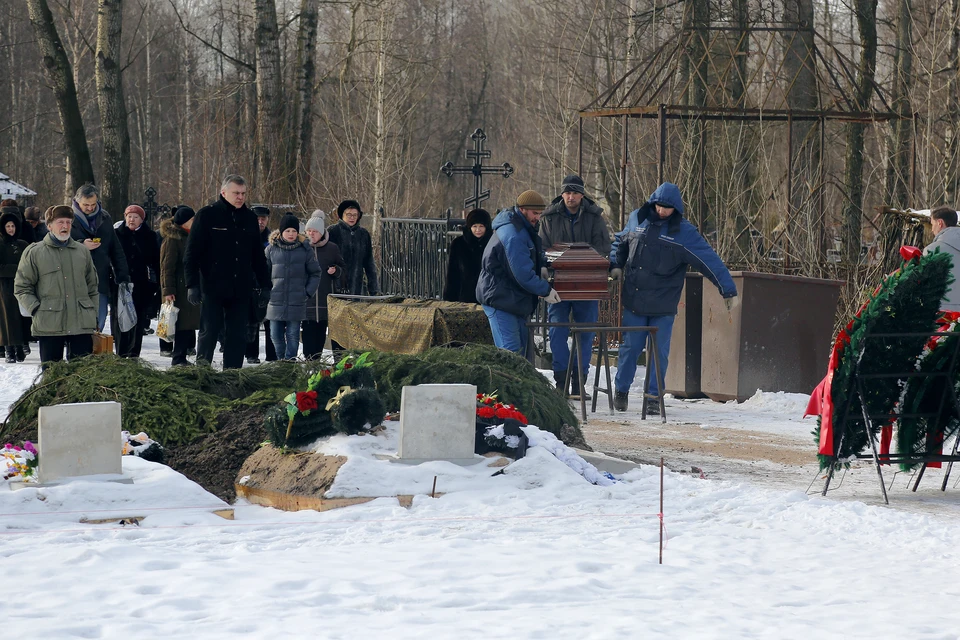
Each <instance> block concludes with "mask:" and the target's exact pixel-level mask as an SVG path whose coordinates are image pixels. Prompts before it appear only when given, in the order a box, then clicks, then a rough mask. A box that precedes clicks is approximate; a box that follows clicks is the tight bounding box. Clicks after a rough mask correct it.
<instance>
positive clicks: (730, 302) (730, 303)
mask: <svg viewBox="0 0 960 640" xmlns="http://www.w3.org/2000/svg"><path fill="white" fill-rule="evenodd" d="M723 304H725V305H727V311H733V309H734V307H736V306H737V305H738V304H740V297H739V296H730V297H729V298H724V299H723Z"/></svg>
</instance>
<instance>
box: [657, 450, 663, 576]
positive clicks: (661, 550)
mask: <svg viewBox="0 0 960 640" xmlns="http://www.w3.org/2000/svg"><path fill="white" fill-rule="evenodd" d="M657 519H658V520H660V564H663V458H660V513H659V514H658V515H657Z"/></svg>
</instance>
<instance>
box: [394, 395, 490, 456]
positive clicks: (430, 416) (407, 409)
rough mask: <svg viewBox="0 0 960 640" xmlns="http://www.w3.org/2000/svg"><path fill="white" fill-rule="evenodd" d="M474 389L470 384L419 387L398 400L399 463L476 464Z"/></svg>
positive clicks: (475, 401)
mask: <svg viewBox="0 0 960 640" xmlns="http://www.w3.org/2000/svg"><path fill="white" fill-rule="evenodd" d="M476 410H477V387H476V386H474V385H472V384H421V385H417V386H409V387H404V388H403V392H402V395H401V396H400V447H399V450H398V451H397V457H398V458H399V459H400V461H401V462H411V463H417V462H425V461H427V460H449V461H451V462H458V463H461V464H464V463H472V462H475V458H474V453H473V450H474V441H475V439H476V424H477V416H476Z"/></svg>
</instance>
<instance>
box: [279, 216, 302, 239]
mask: <svg viewBox="0 0 960 640" xmlns="http://www.w3.org/2000/svg"><path fill="white" fill-rule="evenodd" d="M287 229H296V230H297V233H300V220H299V219H298V218H297V216H295V215H293V214H292V213H288V214H287V215H285V216H283V217H282V218H280V226H279V227H278V230H279V231H280V233H281V235H282V234H283V232H284V231H286V230H287Z"/></svg>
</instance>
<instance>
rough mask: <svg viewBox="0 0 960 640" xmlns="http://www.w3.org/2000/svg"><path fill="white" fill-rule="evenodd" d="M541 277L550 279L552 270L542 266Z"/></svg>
mask: <svg viewBox="0 0 960 640" xmlns="http://www.w3.org/2000/svg"><path fill="white" fill-rule="evenodd" d="M540 277H541V278H543V279H544V280H549V279H550V271H549V270H548V269H547V268H546V267H540Z"/></svg>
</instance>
